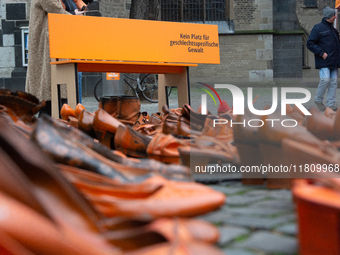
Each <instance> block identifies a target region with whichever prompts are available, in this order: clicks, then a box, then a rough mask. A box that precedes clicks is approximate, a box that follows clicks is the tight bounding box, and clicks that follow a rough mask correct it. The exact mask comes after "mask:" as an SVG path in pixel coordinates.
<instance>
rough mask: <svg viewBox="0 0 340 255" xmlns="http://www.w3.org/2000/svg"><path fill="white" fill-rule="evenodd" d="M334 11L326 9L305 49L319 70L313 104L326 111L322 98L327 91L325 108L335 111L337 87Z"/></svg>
mask: <svg viewBox="0 0 340 255" xmlns="http://www.w3.org/2000/svg"><path fill="white" fill-rule="evenodd" d="M335 19H336V9H332V8H330V7H326V8H324V10H323V19H322V21H321V23H319V24H316V25H315V26H314V27H313V29H312V31H311V33H310V35H309V37H308V40H307V48H308V49H309V50H310V51H311V52H313V53H314V57H315V68H316V69H320V70H319V76H320V82H319V85H318V88H317V92H316V95H315V99H314V103H315V104H316V106H317V107H318V108H319V110H321V111H324V110H325V109H326V107H325V105H324V104H323V98H324V95H325V93H326V90H327V89H328V91H327V103H326V106H327V107H330V108H331V109H332V110H334V111H336V110H337V107H336V89H337V87H338V84H337V78H338V68H339V67H340V41H339V33H338V31H337V30H336V29H335V28H334V26H333V23H334V20H335Z"/></svg>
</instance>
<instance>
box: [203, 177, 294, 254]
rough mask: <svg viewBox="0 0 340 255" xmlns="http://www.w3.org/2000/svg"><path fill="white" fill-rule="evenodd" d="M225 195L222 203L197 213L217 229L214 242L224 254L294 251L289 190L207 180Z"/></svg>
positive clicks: (239, 182)
mask: <svg viewBox="0 0 340 255" xmlns="http://www.w3.org/2000/svg"><path fill="white" fill-rule="evenodd" d="M209 186H210V187H211V188H213V189H215V190H218V191H221V192H223V193H224V194H226V196H227V200H226V203H225V205H224V206H223V207H222V208H220V209H219V210H217V211H215V212H211V213H209V214H206V215H203V216H200V217H199V218H200V219H204V220H207V221H209V222H211V223H213V224H215V225H216V226H218V228H219V229H220V240H219V241H218V244H217V245H218V246H219V247H220V248H221V249H222V250H223V251H224V252H225V254H227V255H283V254H298V242H297V238H296V237H297V224H296V214H295V206H294V203H293V200H292V194H291V192H290V190H286V189H281V190H271V189H267V188H266V187H265V186H250V185H242V183H241V181H227V182H220V183H218V184H210V185H209Z"/></svg>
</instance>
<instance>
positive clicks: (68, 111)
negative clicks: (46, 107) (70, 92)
mask: <svg viewBox="0 0 340 255" xmlns="http://www.w3.org/2000/svg"><path fill="white" fill-rule="evenodd" d="M60 115H61V118H62V119H63V120H66V121H67V120H68V119H69V117H70V116H71V117H74V118H75V117H76V114H75V112H74V110H73V109H72V108H71V107H70V106H69V105H68V104H63V107H62V108H61V110H60Z"/></svg>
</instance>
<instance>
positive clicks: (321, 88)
mask: <svg viewBox="0 0 340 255" xmlns="http://www.w3.org/2000/svg"><path fill="white" fill-rule="evenodd" d="M319 76H320V82H319V85H318V89H317V91H316V95H315V102H317V103H322V102H323V97H324V95H325V93H326V90H327V88H328V91H327V104H326V106H328V107H331V106H335V103H336V89H337V88H338V83H337V80H338V68H331V69H330V68H327V67H325V68H321V69H320V71H319Z"/></svg>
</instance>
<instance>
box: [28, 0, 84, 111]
mask: <svg viewBox="0 0 340 255" xmlns="http://www.w3.org/2000/svg"><path fill="white" fill-rule="evenodd" d="M48 13H59V14H67V15H71V14H70V13H68V12H67V11H66V10H64V8H63V5H62V2H61V0H32V2H31V11H30V23H29V40H28V66H27V75H26V85H25V90H26V92H28V93H30V94H32V95H34V96H36V97H37V98H38V99H39V100H45V101H46V106H45V108H44V109H42V111H41V112H45V113H47V114H49V115H51V65H50V62H51V59H50V46H49V36H48V18H47V14H48ZM76 14H77V15H82V14H83V12H80V11H78V9H77V10H76ZM61 97H62V98H66V88H63V89H61Z"/></svg>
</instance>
